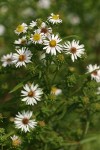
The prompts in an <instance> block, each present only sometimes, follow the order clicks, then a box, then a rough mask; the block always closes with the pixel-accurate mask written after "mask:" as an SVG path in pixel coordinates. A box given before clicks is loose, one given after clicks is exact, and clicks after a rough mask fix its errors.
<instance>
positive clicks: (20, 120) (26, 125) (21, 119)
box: [14, 111, 37, 133]
mask: <svg viewBox="0 0 100 150" xmlns="http://www.w3.org/2000/svg"><path fill="white" fill-rule="evenodd" d="M31 117H32V111H26V112H25V111H23V112H21V113H20V112H18V115H16V117H15V121H14V124H15V127H16V128H17V129H21V131H23V132H25V133H26V132H30V130H31V129H34V128H35V126H36V125H37V122H36V121H35V119H31Z"/></svg>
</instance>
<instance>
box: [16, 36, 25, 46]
mask: <svg viewBox="0 0 100 150" xmlns="http://www.w3.org/2000/svg"><path fill="white" fill-rule="evenodd" d="M14 44H18V45H20V44H21V45H25V44H27V39H26V36H23V37H22V38H20V39H18V40H15V42H14Z"/></svg>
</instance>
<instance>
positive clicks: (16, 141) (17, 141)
mask: <svg viewBox="0 0 100 150" xmlns="http://www.w3.org/2000/svg"><path fill="white" fill-rule="evenodd" d="M10 138H11V140H12V145H13V146H15V147H17V146H19V145H20V144H21V139H20V138H19V136H17V135H13V136H11V137H10Z"/></svg>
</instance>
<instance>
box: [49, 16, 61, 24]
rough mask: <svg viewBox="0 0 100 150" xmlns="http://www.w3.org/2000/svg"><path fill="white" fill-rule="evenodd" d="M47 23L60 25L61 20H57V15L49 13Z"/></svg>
mask: <svg viewBox="0 0 100 150" xmlns="http://www.w3.org/2000/svg"><path fill="white" fill-rule="evenodd" d="M48 21H49V22H51V23H52V24H57V23H62V20H61V19H60V18H59V15H58V14H53V13H51V16H49V17H48Z"/></svg>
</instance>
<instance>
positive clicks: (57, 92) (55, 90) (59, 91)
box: [51, 87, 62, 96]
mask: <svg viewBox="0 0 100 150" xmlns="http://www.w3.org/2000/svg"><path fill="white" fill-rule="evenodd" d="M61 93H62V90H61V89H58V88H57V87H52V88H51V94H53V95H56V96H57V95H60V94H61Z"/></svg>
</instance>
